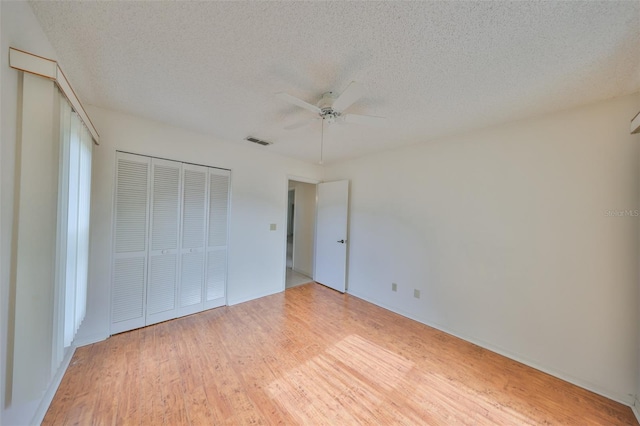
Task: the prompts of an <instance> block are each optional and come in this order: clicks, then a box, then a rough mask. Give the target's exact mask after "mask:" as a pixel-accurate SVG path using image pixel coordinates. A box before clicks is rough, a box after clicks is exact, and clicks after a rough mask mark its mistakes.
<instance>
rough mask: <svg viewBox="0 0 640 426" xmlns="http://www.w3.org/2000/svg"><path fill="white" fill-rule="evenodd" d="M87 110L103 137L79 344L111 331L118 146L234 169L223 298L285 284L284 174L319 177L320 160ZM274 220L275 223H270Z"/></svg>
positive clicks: (96, 156)
mask: <svg viewBox="0 0 640 426" xmlns="http://www.w3.org/2000/svg"><path fill="white" fill-rule="evenodd" d="M88 112H89V115H90V116H91V119H92V121H93V123H94V124H95V126H96V128H97V130H98V132H99V133H100V138H101V145H100V146H98V147H95V149H94V151H93V175H92V178H93V184H92V200H91V243H90V246H91V254H90V261H89V262H90V264H89V271H90V272H89V274H90V275H89V289H88V303H87V316H86V318H85V320H84V322H83V324H82V326H81V328H80V330H79V332H78V338H77V341H78V342H79V344H82V343H87V342H91V341H96V340H100V339H103V338H104V337H106V336H107V335H108V334H109V306H110V300H111V298H110V288H111V242H112V221H113V215H112V212H113V190H114V171H115V162H114V161H115V152H116V150H122V151H127V152H132V153H136V154H144V155H150V156H156V157H161V158H167V159H172V160H179V161H184V162H191V163H196V164H203V165H207V166H214V167H222V168H227V169H231V211H230V229H229V232H230V234H229V264H228V283H227V291H228V292H227V294H228V302H229V304H235V303H240V302H243V301H246V300H250V299H254V298H257V297H261V296H265V295H268V294H272V293H276V292H279V291H282V289H283V283H284V275H283V274H284V268H283V266H282V265H283V264H284V262H285V255H286V252H285V250H286V247H285V231H286V208H287V186H288V180H287V175H296V176H302V177H307V178H309V179H320V177H321V174H322V168H321V167H319V166H316V165H311V164H307V163H303V162H301V161H297V160H293V159H289V158H285V157H282V156H279V155H274V154H271V153H269V148H261V147H255V148H254V147H253V146H251V145H248V142H244V141H238V142H237V145H235V146H234V145H233V144H231V143H223V142H220V141H216V140H215V139H214V138H211V137H206V136H203V135H200V134H197V133H192V132H189V131H186V130H182V129H179V128H175V127H170V126H167V125H163V124H161V123H157V122H153V121H149V120H145V119H142V118H137V117H133V116H130V115H126V114H122V113H117V112H113V111H108V110H104V109H100V108H95V107H89V108H88ZM272 223H275V224H276V225H277V230H276V231H270V230H269V225H270V224H272Z"/></svg>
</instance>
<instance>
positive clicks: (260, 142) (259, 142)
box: [245, 136, 273, 146]
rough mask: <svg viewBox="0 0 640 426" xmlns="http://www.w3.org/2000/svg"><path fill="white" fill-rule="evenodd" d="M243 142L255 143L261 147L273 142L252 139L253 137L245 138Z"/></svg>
mask: <svg viewBox="0 0 640 426" xmlns="http://www.w3.org/2000/svg"><path fill="white" fill-rule="evenodd" d="M245 140H248V141H249V142H253V143H257V144H258V145H263V146H269V145H271V144H272V143H273V142H267V141H263V140H262V139H258V138H254V137H253V136H247V137H246V138H245Z"/></svg>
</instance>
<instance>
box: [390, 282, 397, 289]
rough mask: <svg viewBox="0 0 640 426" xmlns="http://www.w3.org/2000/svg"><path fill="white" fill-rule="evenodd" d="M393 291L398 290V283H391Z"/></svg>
mask: <svg viewBox="0 0 640 426" xmlns="http://www.w3.org/2000/svg"><path fill="white" fill-rule="evenodd" d="M391 291H398V284H396V283H391Z"/></svg>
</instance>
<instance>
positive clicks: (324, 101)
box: [276, 81, 387, 130]
mask: <svg viewBox="0 0 640 426" xmlns="http://www.w3.org/2000/svg"><path fill="white" fill-rule="evenodd" d="M364 93H365V88H364V86H363V85H362V84H360V83H358V82H356V81H352V82H351V83H350V84H349V86H348V87H347V88H346V89H345V91H344V92H342V93H341V94H340V96H336V95H335V93H334V92H326V93H325V94H323V95H322V98H320V101H318V103H317V104H316V105H311V104H310V103H308V102H305V101H303V100H302V99H299V98H296V97H295V96H291V95H289V94H288V93H284V92H280V93H277V94H276V96H277V97H278V99H281V100H283V101H285V102H288V103H290V104H293V105H296V106H298V107H300V108H304V109H306V110H308V111H311V112H314V113H316V114H317V115H318V116H317V117H315V118H312V119H309V120H305V121H302V122H300V123H295V124H292V125H289V126H286V127H285V129H286V130H293V129H298V128H300V127H304V126H306V125H308V124H310V123H312V122H313V121H316V120H323V124H324V123H325V122H326V123H327V124H331V123H335V122H340V121H344V122H347V123H357V124H368V125H373V126H381V125H384V124H385V123H386V121H387V119H386V118H384V117H376V116H373V115H360V114H345V113H344V111H345V110H346V109H347V108H349V107H350V106H351V105H353V104H354V103H355V102H356V101H357V100H358V99H360V98H361V97H362V95H364Z"/></svg>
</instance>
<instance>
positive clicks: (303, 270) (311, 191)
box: [285, 180, 316, 288]
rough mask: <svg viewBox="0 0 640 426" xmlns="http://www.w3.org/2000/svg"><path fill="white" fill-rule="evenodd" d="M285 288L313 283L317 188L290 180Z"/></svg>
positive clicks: (313, 185) (310, 184)
mask: <svg viewBox="0 0 640 426" xmlns="http://www.w3.org/2000/svg"><path fill="white" fill-rule="evenodd" d="M287 199H288V202H287V259H286V262H287V264H286V279H285V288H291V287H295V286H297V285H301V284H305V283H308V282H311V281H313V278H312V277H313V268H314V249H315V247H314V246H315V228H316V185H315V184H312V183H306V182H300V181H296V180H289V185H288V197H287Z"/></svg>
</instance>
